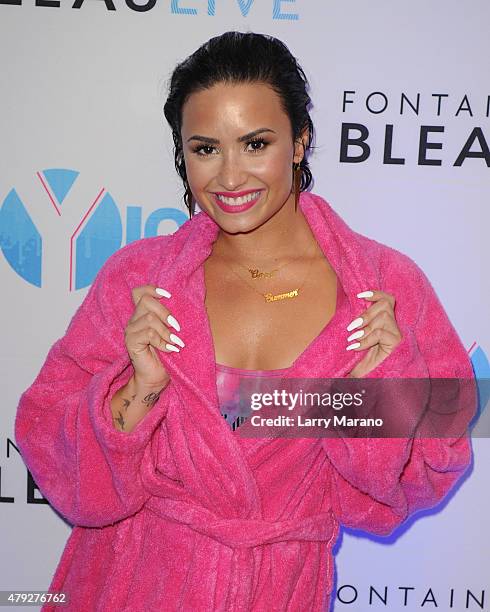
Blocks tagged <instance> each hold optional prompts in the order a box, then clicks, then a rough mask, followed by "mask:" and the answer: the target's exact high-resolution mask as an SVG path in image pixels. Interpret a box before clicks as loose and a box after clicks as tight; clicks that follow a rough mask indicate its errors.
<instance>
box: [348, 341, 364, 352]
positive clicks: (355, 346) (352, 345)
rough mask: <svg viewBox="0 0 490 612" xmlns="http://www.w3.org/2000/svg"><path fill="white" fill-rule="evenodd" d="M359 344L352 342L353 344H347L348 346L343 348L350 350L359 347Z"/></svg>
mask: <svg viewBox="0 0 490 612" xmlns="http://www.w3.org/2000/svg"><path fill="white" fill-rule="evenodd" d="M360 346H361V343H360V342H354V344H349V346H348V347H347V348H346V349H345V350H346V351H350V350H351V349H355V348H359V347H360Z"/></svg>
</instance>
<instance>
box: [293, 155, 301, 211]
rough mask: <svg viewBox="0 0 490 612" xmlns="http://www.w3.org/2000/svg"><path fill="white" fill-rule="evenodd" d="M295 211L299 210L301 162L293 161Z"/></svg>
mask: <svg viewBox="0 0 490 612" xmlns="http://www.w3.org/2000/svg"><path fill="white" fill-rule="evenodd" d="M293 184H294V212H297V210H298V200H299V189H300V187H301V164H297V163H293Z"/></svg>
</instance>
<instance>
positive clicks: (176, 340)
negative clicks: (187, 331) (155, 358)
mask: <svg viewBox="0 0 490 612" xmlns="http://www.w3.org/2000/svg"><path fill="white" fill-rule="evenodd" d="M170 340H171V341H172V342H173V343H174V344H178V345H179V346H181V347H182V348H184V346H185V344H184V341H183V340H181V339H180V338H179V337H178V336H176V335H175V334H170Z"/></svg>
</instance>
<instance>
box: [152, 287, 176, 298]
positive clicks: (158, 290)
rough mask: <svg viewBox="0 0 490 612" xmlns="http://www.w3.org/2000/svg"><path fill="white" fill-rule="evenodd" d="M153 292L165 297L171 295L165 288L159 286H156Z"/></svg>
mask: <svg viewBox="0 0 490 612" xmlns="http://www.w3.org/2000/svg"><path fill="white" fill-rule="evenodd" d="M155 293H158V295H161V296H163V297H166V298H169V297H172V294H171V293H169V292H168V291H167V290H166V289H162V288H161V287H157V288H156V289H155Z"/></svg>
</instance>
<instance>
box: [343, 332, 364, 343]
mask: <svg viewBox="0 0 490 612" xmlns="http://www.w3.org/2000/svg"><path fill="white" fill-rule="evenodd" d="M363 336H364V330H363V329H360V330H359V331H356V332H354V333H353V334H351V335H350V336H349V337H348V338H347V342H350V341H351V340H357V339H358V338H362V337H363Z"/></svg>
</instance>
